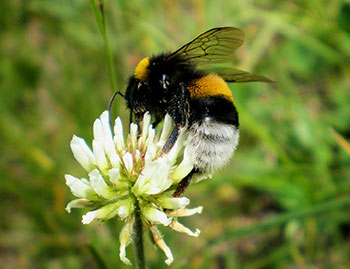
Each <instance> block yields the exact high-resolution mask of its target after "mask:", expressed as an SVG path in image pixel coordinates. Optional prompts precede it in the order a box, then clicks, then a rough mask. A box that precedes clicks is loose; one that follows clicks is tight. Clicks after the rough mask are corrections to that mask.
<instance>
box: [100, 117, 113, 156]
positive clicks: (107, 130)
mask: <svg viewBox="0 0 350 269" xmlns="http://www.w3.org/2000/svg"><path fill="white" fill-rule="evenodd" d="M100 118H101V124H102V129H103V134H104V139H103V141H104V149H105V152H106V153H107V155H108V157H109V158H111V156H112V155H116V150H115V144H114V142H113V137H112V130H111V126H110V125H109V112H108V111H104V112H103V113H102V115H101V116H100Z"/></svg>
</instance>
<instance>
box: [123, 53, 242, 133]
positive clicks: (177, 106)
mask: <svg viewBox="0 0 350 269" xmlns="http://www.w3.org/2000/svg"><path fill="white" fill-rule="evenodd" d="M169 55H170V54H161V55H158V56H153V57H151V58H150V64H149V66H148V75H147V79H146V80H145V81H139V80H138V79H136V78H135V77H134V76H132V77H131V78H130V80H129V85H128V87H127V90H126V93H125V99H126V100H127V103H128V107H129V108H130V109H131V110H132V111H133V112H134V115H135V119H136V121H137V122H138V121H139V120H140V119H141V117H142V115H143V114H144V113H145V112H146V111H149V112H150V113H151V114H152V116H153V120H154V121H155V122H159V121H160V120H162V119H163V118H164V116H165V114H166V113H168V114H169V115H170V116H171V117H172V119H173V120H174V122H175V125H176V127H178V128H181V127H185V126H187V125H191V124H192V123H193V122H201V121H203V119H204V118H205V117H210V118H211V119H212V120H216V121H219V122H223V123H227V124H232V125H234V126H235V127H238V125H239V122H238V113H237V110H236V108H235V106H234V104H233V103H232V102H231V101H230V100H228V99H227V98H225V97H224V96H221V95H213V96H210V97H205V98H200V99H193V98H191V97H190V92H189V90H188V86H189V85H190V84H191V82H193V81H194V80H197V79H199V78H201V77H203V76H205V75H207V74H208V73H206V72H204V71H202V70H200V69H197V68H196V66H195V65H194V64H192V63H191V62H189V61H185V60H183V59H182V58H181V56H179V55H177V56H175V57H170V58H169V57H168V56H169ZM164 74H165V75H166V76H167V78H168V81H167V82H168V86H167V87H166V89H164V88H163V86H162V83H161V80H162V77H163V75H164Z"/></svg>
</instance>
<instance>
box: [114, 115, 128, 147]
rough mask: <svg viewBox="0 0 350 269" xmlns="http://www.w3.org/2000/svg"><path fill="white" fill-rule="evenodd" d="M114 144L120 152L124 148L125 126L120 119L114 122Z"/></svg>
mask: <svg viewBox="0 0 350 269" xmlns="http://www.w3.org/2000/svg"><path fill="white" fill-rule="evenodd" d="M113 140H114V143H115V145H116V147H117V149H118V150H119V151H121V150H122V149H123V148H124V145H125V144H124V135H123V124H122V121H121V119H120V117H118V118H117V119H116V120H115V122H114V138H113Z"/></svg>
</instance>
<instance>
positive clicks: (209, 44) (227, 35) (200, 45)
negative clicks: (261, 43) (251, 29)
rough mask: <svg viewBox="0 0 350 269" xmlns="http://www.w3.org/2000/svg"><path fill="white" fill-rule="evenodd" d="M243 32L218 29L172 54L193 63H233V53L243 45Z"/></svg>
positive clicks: (224, 28) (208, 32) (231, 28)
mask: <svg viewBox="0 0 350 269" xmlns="http://www.w3.org/2000/svg"><path fill="white" fill-rule="evenodd" d="M243 41H244V32H243V31H242V30H241V29H239V28H235V27H218V28H213V29H210V30H208V31H207V32H205V33H203V34H201V35H199V36H198V37H196V38H195V39H193V40H192V41H191V42H189V43H187V44H186V45H184V46H182V47H181V48H179V49H178V50H177V51H175V52H174V53H172V54H171V55H170V56H169V58H171V57H174V56H177V55H180V56H181V57H182V58H183V59H184V60H190V61H192V62H194V63H203V62H206V63H225V62H232V61H233V53H234V51H235V50H236V49H237V48H238V47H240V46H241V45H242V44H243Z"/></svg>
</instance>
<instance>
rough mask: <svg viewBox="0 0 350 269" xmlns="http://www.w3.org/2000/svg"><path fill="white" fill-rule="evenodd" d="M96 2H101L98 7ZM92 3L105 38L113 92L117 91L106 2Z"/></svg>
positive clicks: (104, 42) (91, 0)
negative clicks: (106, 15) (105, 11)
mask: <svg viewBox="0 0 350 269" xmlns="http://www.w3.org/2000/svg"><path fill="white" fill-rule="evenodd" d="M96 2H98V4H99V6H98V7H97V6H96ZM90 3H91V6H92V9H93V12H94V14H95V18H96V21H97V24H98V28H99V29H100V32H101V35H102V38H103V44H104V48H105V52H106V57H107V63H108V70H109V76H110V80H111V87H112V92H115V91H116V89H117V81H116V78H115V73H114V65H113V54H112V52H111V48H110V46H109V41H108V35H107V29H106V23H105V14H104V3H103V0H98V1H95V0H90Z"/></svg>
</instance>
